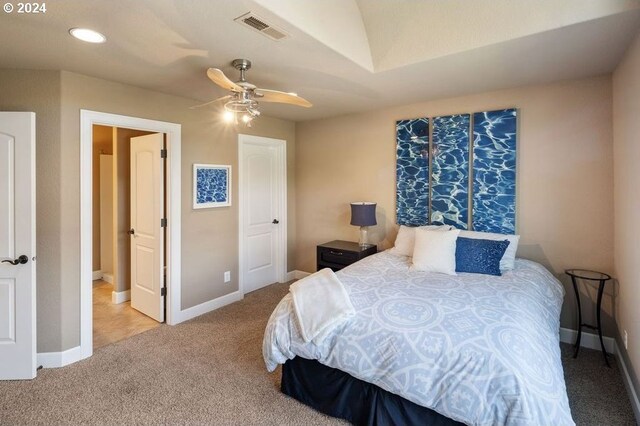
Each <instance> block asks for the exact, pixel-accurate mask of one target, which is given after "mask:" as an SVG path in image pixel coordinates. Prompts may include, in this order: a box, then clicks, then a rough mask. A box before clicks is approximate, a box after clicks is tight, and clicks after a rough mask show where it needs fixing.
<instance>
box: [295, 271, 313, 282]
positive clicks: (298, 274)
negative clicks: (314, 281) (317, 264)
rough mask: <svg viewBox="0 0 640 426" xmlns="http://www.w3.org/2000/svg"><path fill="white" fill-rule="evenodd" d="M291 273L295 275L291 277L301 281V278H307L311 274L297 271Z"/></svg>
mask: <svg viewBox="0 0 640 426" xmlns="http://www.w3.org/2000/svg"><path fill="white" fill-rule="evenodd" d="M293 272H294V274H295V275H294V276H293V277H294V278H295V279H296V280H301V279H302V278H305V277H308V276H309V275H311V272H305V271H298V270H295V271H293Z"/></svg>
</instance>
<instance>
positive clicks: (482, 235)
mask: <svg viewBox="0 0 640 426" xmlns="http://www.w3.org/2000/svg"><path fill="white" fill-rule="evenodd" d="M460 236H461V237H465V238H473V239H476V240H479V239H483V240H493V241H504V240H509V246H508V247H507V250H506V251H505V252H504V254H503V255H502V259H500V271H501V272H505V271H510V270H512V269H513V268H514V267H515V261H516V251H518V241H520V235H505V234H494V233H491V232H479V231H460Z"/></svg>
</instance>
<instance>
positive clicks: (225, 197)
mask: <svg viewBox="0 0 640 426" xmlns="http://www.w3.org/2000/svg"><path fill="white" fill-rule="evenodd" d="M229 206H231V166H230V165H220V164H194V165H193V208H194V209H207V208H213V207H229Z"/></svg>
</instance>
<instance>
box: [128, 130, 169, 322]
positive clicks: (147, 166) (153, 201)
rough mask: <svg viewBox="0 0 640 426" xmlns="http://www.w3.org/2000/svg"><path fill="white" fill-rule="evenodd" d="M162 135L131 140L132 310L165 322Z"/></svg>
mask: <svg viewBox="0 0 640 426" xmlns="http://www.w3.org/2000/svg"><path fill="white" fill-rule="evenodd" d="M163 147H164V135H163V134H162V133H155V134H151V135H146V136H139V137H135V138H131V230H130V231H129V233H130V237H131V307H133V308H134V309H137V310H138V311H140V312H142V313H143V314H145V315H147V316H149V317H151V318H153V319H155V320H156V321H159V322H164V293H165V290H164V281H165V279H164V237H165V234H164V229H165V228H163V218H164V217H165V216H164V164H163V163H164V162H163V158H162V151H163Z"/></svg>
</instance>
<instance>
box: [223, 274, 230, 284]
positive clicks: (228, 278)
mask: <svg viewBox="0 0 640 426" xmlns="http://www.w3.org/2000/svg"><path fill="white" fill-rule="evenodd" d="M229 281H231V271H227V272H225V273H224V282H225V283H228V282H229Z"/></svg>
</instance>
